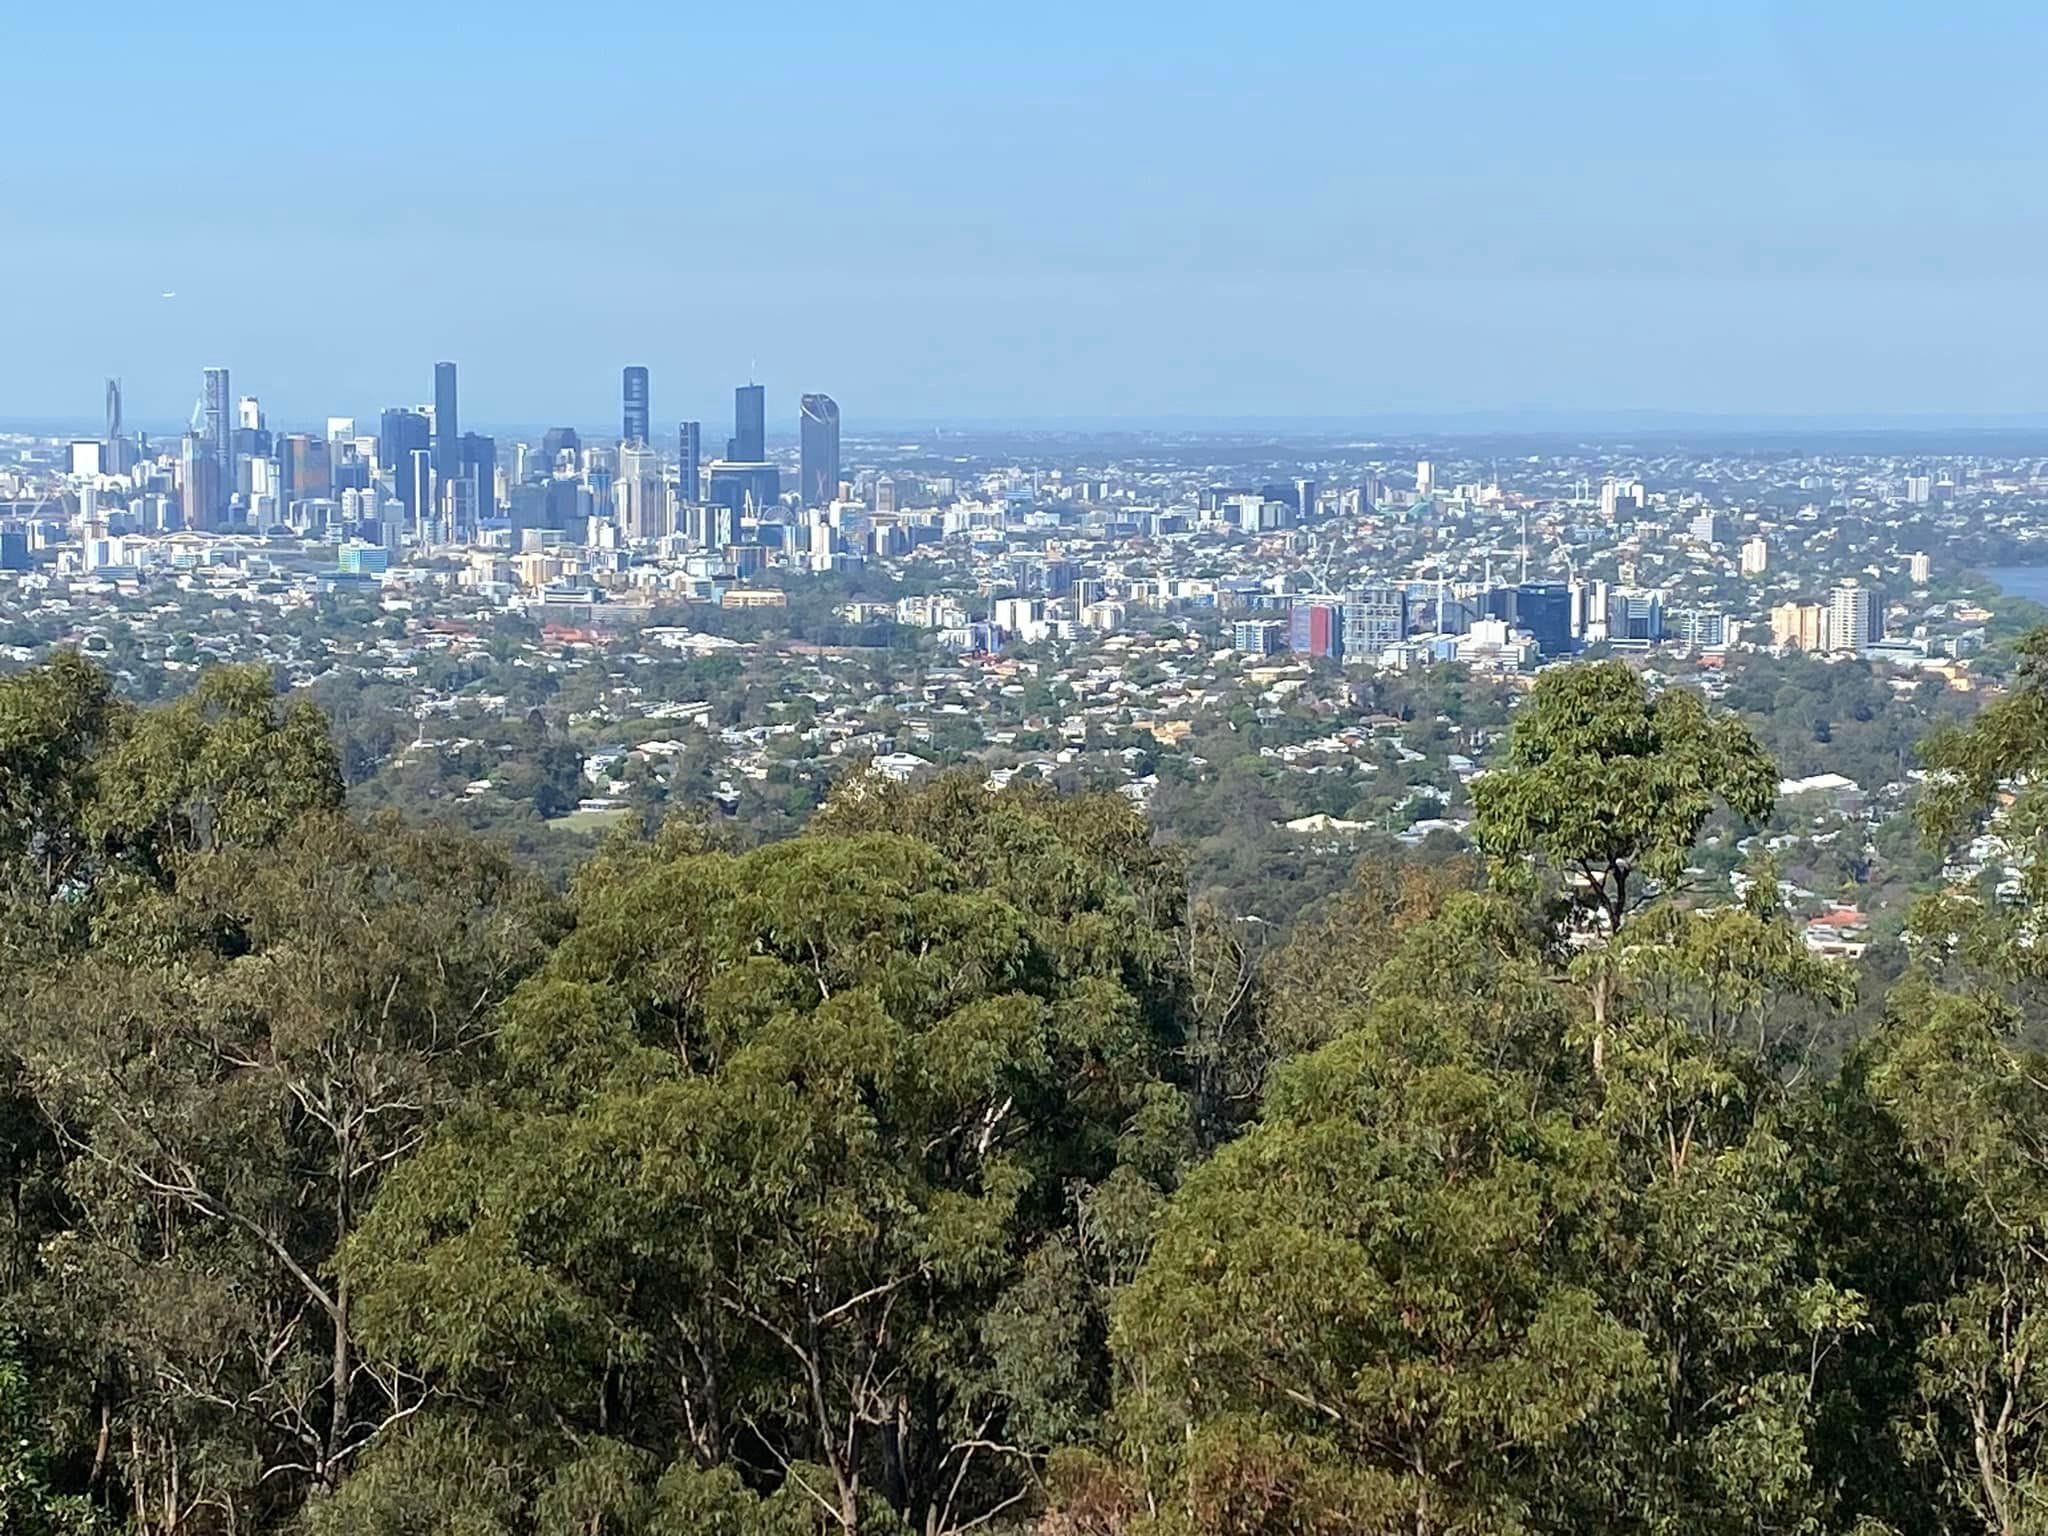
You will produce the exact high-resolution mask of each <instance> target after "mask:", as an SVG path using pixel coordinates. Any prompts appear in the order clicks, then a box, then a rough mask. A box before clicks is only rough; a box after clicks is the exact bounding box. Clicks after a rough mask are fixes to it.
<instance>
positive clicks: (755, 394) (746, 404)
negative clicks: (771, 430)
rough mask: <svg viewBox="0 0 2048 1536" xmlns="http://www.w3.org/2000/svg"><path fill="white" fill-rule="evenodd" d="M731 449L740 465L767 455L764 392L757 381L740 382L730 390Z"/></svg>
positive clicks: (755, 461)
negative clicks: (753, 382) (740, 383)
mask: <svg viewBox="0 0 2048 1536" xmlns="http://www.w3.org/2000/svg"><path fill="white" fill-rule="evenodd" d="M732 428H733V430H732V452H731V453H730V454H728V455H727V457H728V458H731V459H734V460H736V461H737V462H739V463H741V464H759V463H762V462H764V461H765V460H766V459H767V457H768V392H767V390H765V389H763V388H762V387H761V386H760V385H759V384H742V385H741V386H740V387H739V388H738V389H736V390H734V391H733V392H732Z"/></svg>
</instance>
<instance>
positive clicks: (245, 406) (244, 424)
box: [235, 395, 263, 432]
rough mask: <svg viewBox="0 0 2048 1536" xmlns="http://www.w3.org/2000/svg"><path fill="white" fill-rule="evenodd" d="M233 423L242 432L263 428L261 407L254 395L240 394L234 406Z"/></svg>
mask: <svg viewBox="0 0 2048 1536" xmlns="http://www.w3.org/2000/svg"><path fill="white" fill-rule="evenodd" d="M235 425H236V426H238V427H240V428H241V429H242V430H243V431H244V432H261V431H262V430H263V407H262V406H260V405H258V404H257V403H256V397H255V396H254V395H244V396H242V398H241V400H240V402H239V403H238V404H237V405H236V406H235Z"/></svg>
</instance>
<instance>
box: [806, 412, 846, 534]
mask: <svg viewBox="0 0 2048 1536" xmlns="http://www.w3.org/2000/svg"><path fill="white" fill-rule="evenodd" d="M801 425H802V431H801V434H800V444H799V451H800V453H801V456H802V479H803V498H804V505H805V506H807V507H824V506H830V505H831V504H832V503H833V502H834V501H836V500H837V499H838V497H839V404H838V402H837V401H835V400H834V399H833V398H832V397H831V396H830V395H805V396H804V398H803V411H802V422H801Z"/></svg>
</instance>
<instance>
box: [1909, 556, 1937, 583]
mask: <svg viewBox="0 0 2048 1536" xmlns="http://www.w3.org/2000/svg"><path fill="white" fill-rule="evenodd" d="M1906 577H1907V579H1908V580H1910V581H1911V582H1912V583H1913V585H1914V586H1916V587H1924V586H1926V585H1927V583H1928V582H1930V581H1932V580H1933V579H1934V557H1933V556H1931V555H1929V554H1928V553H1927V551H1926V550H1924V549H1923V550H1919V551H1916V552H1915V554H1914V555H1913V557H1912V559H1910V560H1908V561H1907V562H1906Z"/></svg>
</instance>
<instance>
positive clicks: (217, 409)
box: [200, 368, 235, 527]
mask: <svg viewBox="0 0 2048 1536" xmlns="http://www.w3.org/2000/svg"><path fill="white" fill-rule="evenodd" d="M202 380H203V383H202V390H203V393H202V394H201V397H200V424H201V433H200V436H201V438H202V440H203V441H204V442H205V444H206V447H207V452H208V453H209V454H210V455H211V456H212V458H213V489H212V494H213V495H214V496H215V497H216V498H217V503H216V505H214V506H213V507H210V508H209V509H208V512H209V514H210V515H211V517H212V519H213V520H212V521H210V522H209V523H208V525H207V526H209V527H216V526H218V520H219V515H220V513H221V511H222V510H223V509H224V508H225V507H226V505H227V499H228V497H229V496H230V495H231V494H233V489H234V484H235V438H234V422H235V418H234V416H233V414H232V408H231V406H230V405H229V401H230V400H231V399H232V396H231V395H230V394H229V393H228V371H227V369H225V368H208V369H207V370H206V371H205V373H204V374H203V375H202Z"/></svg>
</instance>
